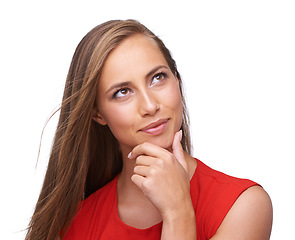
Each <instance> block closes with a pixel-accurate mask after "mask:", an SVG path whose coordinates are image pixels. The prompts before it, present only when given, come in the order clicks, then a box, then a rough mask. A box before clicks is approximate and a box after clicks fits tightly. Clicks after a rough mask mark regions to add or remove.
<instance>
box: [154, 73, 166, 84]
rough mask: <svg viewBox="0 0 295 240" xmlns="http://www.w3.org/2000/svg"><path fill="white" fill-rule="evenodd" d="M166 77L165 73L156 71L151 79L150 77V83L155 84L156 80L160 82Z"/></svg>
mask: <svg viewBox="0 0 295 240" xmlns="http://www.w3.org/2000/svg"><path fill="white" fill-rule="evenodd" d="M165 78H166V74H165V73H158V74H156V75H155V76H154V77H153V79H152V85H153V84H156V83H157V82H161V81H163V80H164V79H165Z"/></svg>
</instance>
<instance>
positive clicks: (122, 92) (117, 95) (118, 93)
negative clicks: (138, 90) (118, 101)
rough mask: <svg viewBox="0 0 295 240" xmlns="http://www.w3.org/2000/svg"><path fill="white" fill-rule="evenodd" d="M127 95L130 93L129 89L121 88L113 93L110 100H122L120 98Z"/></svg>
mask: <svg viewBox="0 0 295 240" xmlns="http://www.w3.org/2000/svg"><path fill="white" fill-rule="evenodd" d="M129 93H130V89H129V88H121V89H119V90H118V91H116V92H115V93H114V95H113V97H112V98H122V97H125V96H126V95H128V94H129Z"/></svg>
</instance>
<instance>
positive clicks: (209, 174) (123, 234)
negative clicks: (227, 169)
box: [63, 160, 257, 240]
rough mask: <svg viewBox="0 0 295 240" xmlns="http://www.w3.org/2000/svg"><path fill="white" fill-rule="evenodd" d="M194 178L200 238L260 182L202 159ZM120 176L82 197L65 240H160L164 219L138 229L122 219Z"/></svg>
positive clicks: (212, 230) (210, 232)
mask: <svg viewBox="0 0 295 240" xmlns="http://www.w3.org/2000/svg"><path fill="white" fill-rule="evenodd" d="M197 162H198V164H197V168H196V171H195V173H194V175H193V177H192V179H191V183H190V185H191V198H192V202H193V206H194V209H195V214H196V227H197V237H198V240H206V239H210V238H211V237H213V236H214V234H215V233H216V231H217V229H218V228H219V226H220V224H221V223H222V221H223V219H224V217H225V216H226V214H227V213H228V211H229V210H230V208H231V207H232V205H233V204H234V202H235V201H236V199H237V198H238V197H239V196H240V195H241V194H242V193H243V192H244V191H245V190H246V189H248V188H249V187H251V186H253V185H257V183H255V182H252V181H250V180H247V179H239V178H235V177H231V176H228V175H226V174H224V173H221V172H218V171H215V170H213V169H211V168H209V167H208V166H206V165H205V164H204V163H202V162H201V161H200V160H197ZM117 180H118V176H117V177H116V178H115V179H114V180H112V181H111V182H109V183H108V184H107V185H105V186H104V187H102V188H101V189H99V190H98V191H96V192H95V193H93V194H92V195H90V196H89V197H88V198H87V199H85V200H84V201H82V203H81V205H80V207H79V210H78V212H77V214H76V217H75V218H74V220H73V222H72V224H71V226H70V228H69V230H68V231H67V232H66V235H65V236H64V238H63V239H64V240H81V239H83V240H98V239H99V240H117V239H122V240H138V239H141V240H145V239H146V240H156V239H157V240H158V239H160V238H161V229H162V223H158V224H156V225H154V226H152V227H150V228H147V229H137V228H134V227H131V226H128V225H126V224H125V223H123V222H122V221H121V219H120V218H119V215H118V209H117Z"/></svg>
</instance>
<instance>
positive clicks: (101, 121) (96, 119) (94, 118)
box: [92, 107, 107, 125]
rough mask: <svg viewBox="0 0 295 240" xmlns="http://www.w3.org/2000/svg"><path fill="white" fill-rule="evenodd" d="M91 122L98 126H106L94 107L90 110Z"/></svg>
mask: <svg viewBox="0 0 295 240" xmlns="http://www.w3.org/2000/svg"><path fill="white" fill-rule="evenodd" d="M92 120H93V121H95V122H97V123H99V124H100V125H107V122H106V120H105V119H104V118H103V116H102V115H101V114H100V113H99V112H98V109H97V107H94V108H93V110H92Z"/></svg>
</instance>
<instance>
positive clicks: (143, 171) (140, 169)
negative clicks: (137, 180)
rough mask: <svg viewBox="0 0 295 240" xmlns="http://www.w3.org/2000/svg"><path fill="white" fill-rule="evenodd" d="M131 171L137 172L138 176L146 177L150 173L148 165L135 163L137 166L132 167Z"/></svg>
mask: <svg viewBox="0 0 295 240" xmlns="http://www.w3.org/2000/svg"><path fill="white" fill-rule="evenodd" d="M133 172H134V174H137V175H140V176H142V177H145V178H146V177H148V176H149V174H150V167H148V166H142V165H137V166H135V167H134V170H133Z"/></svg>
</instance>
